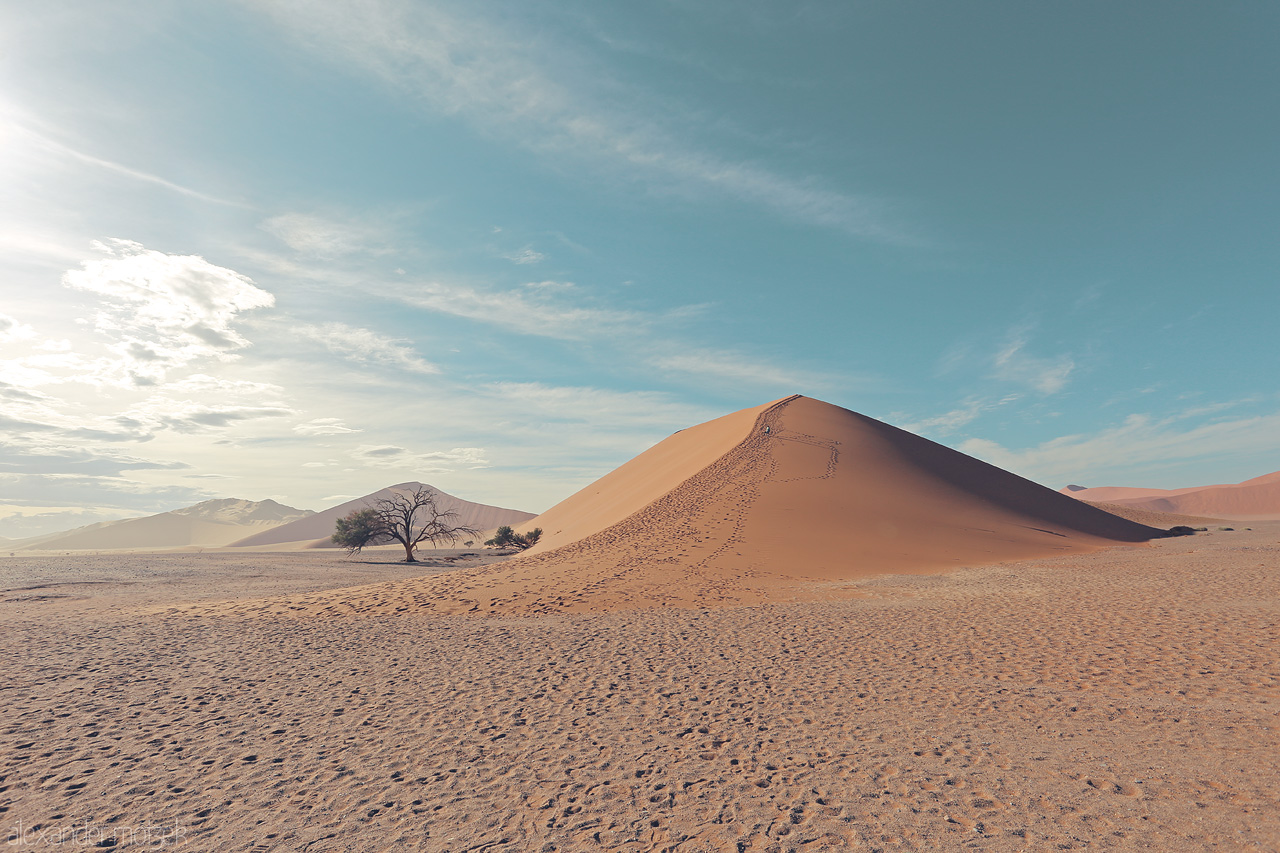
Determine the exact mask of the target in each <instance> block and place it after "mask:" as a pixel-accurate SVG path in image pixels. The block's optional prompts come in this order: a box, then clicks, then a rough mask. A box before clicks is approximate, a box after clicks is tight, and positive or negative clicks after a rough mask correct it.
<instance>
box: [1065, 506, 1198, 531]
mask: <svg viewBox="0 0 1280 853" xmlns="http://www.w3.org/2000/svg"><path fill="white" fill-rule="evenodd" d="M1087 503H1088V504H1089V505H1090V506H1096V507H1097V508H1098V509H1100V510H1102V511H1104V512H1109V513H1111V514H1112V515H1118V516H1120V517H1121V518H1127V519H1129V520H1130V521H1136V522H1137V523H1138V524H1145V525H1147V526H1148V527H1158V528H1160V529H1162V530H1168V529H1169V528H1171V527H1199V526H1204V525H1208V524H1218V523H1220V522H1221V521H1222V519H1220V518H1210V517H1209V516H1205V515H1180V514H1178V513H1174V512H1156V511H1155V510H1150V509H1141V508H1139V507H1136V506H1129V505H1128V504H1110V503H1103V502H1101V501H1088V502H1087Z"/></svg>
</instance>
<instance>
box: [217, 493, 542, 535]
mask: <svg viewBox="0 0 1280 853" xmlns="http://www.w3.org/2000/svg"><path fill="white" fill-rule="evenodd" d="M422 485H424V484H423V483H418V482H409V483H398V484H396V485H394V486H388V487H387V488H385V489H380V490H378V491H376V492H373V493H372V494H368V495H365V496H364V497H361V498H356V499H355V500H350V501H347V502H346V503H343V504H339V505H338V506H335V507H330V508H329V509H326V510H322V511H321V512H317V513H314V514H312V515H309V516H307V517H306V518H301V519H298V520H297V521H294V522H291V523H289V524H282V525H280V526H279V527H275V528H272V529H271V530H264V531H262V532H261V533H255V534H253V535H251V536H246V537H244V538H243V539H240V540H238V541H235V542H231V543H229V544H230V545H231V547H233V548H254V547H256V548H259V549H263V548H283V549H287V550H292V549H298V548H322V547H327V546H329V538H330V537H331V536H333V528H334V524H335V523H336V522H337V520H338V519H339V518H343V517H345V516H347V515H348V514H350V513H351V512H353V511H354V510H358V509H364V508H365V507H366V506H368V505H369V504H371V503H373V502H374V501H377V500H379V499H381V498H385V497H389V496H390V495H391V494H393V493H396V492H399V493H404V492H411V491H413V490H414V489H416V488H418V487H420V486H422ZM428 488H432V489H435V487H434V486H428ZM435 491H436V493H437V494H438V495H439V496H440V501H439V504H440V506H441V507H443V508H444V509H451V510H453V511H455V512H457V513H458V519H457V523H458V524H460V525H463V526H465V527H474V528H476V529H477V530H492V529H493V528H495V527H499V526H501V525H504V524H509V525H513V526H514V525H517V524H521V523H522V522H525V521H528V520H529V519H531V518H533V513H531V512H522V511H521V510H518V509H504V508H502V507H496V506H489V505H487V504H478V503H473V502H471V501H466V500H463V499H462V498H459V497H454V496H453V495H451V494H448V493H447V492H442V491H440V490H439V489H435Z"/></svg>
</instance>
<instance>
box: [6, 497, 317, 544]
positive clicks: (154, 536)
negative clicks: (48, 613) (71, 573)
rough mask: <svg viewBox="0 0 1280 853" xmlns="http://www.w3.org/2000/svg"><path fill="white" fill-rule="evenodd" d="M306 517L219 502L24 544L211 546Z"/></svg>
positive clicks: (271, 504) (276, 506) (268, 505)
mask: <svg viewBox="0 0 1280 853" xmlns="http://www.w3.org/2000/svg"><path fill="white" fill-rule="evenodd" d="M308 515H310V510H300V509H294V508H293V507H290V506H285V505H284V504H281V503H277V502H276V501H273V500H265V501H249V500H242V499H239V498H219V499H214V500H209V501H203V502H201V503H198V504H195V505H194V506H189V507H184V508H183V509H176V510H172V511H170V512H162V513H159V514H158V515H149V516H146V517H144V518H126V519H123V520H121V521H106V522H98V523H96V524H91V525H87V526H85V527H81V528H77V529H76V530H70V531H67V532H65V533H57V534H51V535H47V536H41V537H36V538H33V539H29V540H25V541H24V542H22V543H20V546H21V548H22V549H24V550H41V551H113V550H156V549H164V548H185V547H191V546H199V547H210V548H212V547H218V546H221V545H227V544H229V543H231V542H234V541H236V540H237V539H243V538H244V537H245V536H247V535H249V534H251V533H254V532H257V531H261V530H264V529H265V528H272V527H276V526H278V525H280V524H283V523H286V522H289V521H293V520H294V519H299V518H305V517H306V516H308Z"/></svg>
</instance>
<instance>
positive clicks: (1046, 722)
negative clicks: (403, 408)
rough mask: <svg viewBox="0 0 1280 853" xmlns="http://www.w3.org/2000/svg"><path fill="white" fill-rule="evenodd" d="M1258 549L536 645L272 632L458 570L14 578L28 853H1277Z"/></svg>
mask: <svg viewBox="0 0 1280 853" xmlns="http://www.w3.org/2000/svg"><path fill="white" fill-rule="evenodd" d="M1251 526H1252V527H1253V529H1252V530H1248V531H1246V530H1243V529H1237V530H1235V531H1230V532H1227V531H1217V530H1211V531H1210V532H1208V533H1203V534H1200V535H1199V536H1195V537H1185V538H1177V539H1166V540H1160V541H1157V542H1155V543H1153V544H1152V545H1150V546H1147V547H1142V548H1116V549H1110V550H1103V551H1098V552H1094V553H1089V554H1084V555H1072V556H1067V557H1059V558H1054V559H1047V560H1032V561H1017V562H1005V563H1000V564H997V565H992V566H985V567H979V568H972V569H960V570H956V571H952V572H949V573H946V574H939V575H901V574H899V575H886V576H880V577H875V578H869V579H865V580H861V581H858V582H856V583H855V584H853V586H855V587H856V589H855V590H854V591H853V592H855V593H856V595H854V596H852V597H849V596H850V593H849V591H843V592H842V596H841V597H840V598H838V599H836V600H830V601H821V600H815V601H808V602H798V603H781V604H766V605H759V606H747V607H728V608H717V609H677V608H663V609H646V610H636V611H627V612H617V613H584V614H564V615H548V616H540V617H536V618H532V617H531V618H476V617H469V616H449V615H443V616H442V615H435V614H423V613H419V612H407V613H394V612H392V613H390V614H388V613H385V612H382V611H377V612H374V613H371V614H368V615H363V614H360V613H357V612H350V613H347V614H346V615H343V616H339V617H330V618H319V617H316V616H312V615H303V616H297V615H289V614H288V613H277V612H275V611H274V610H265V609H264V608H262V607H261V606H260V604H261V602H263V601H264V600H267V601H280V600H287V599H288V598H289V597H290V596H305V595H308V594H314V593H317V592H319V591H321V590H328V589H333V588H334V587H335V586H341V585H351V586H355V585H365V584H368V582H369V581H370V580H372V579H378V580H383V579H387V578H402V579H403V578H409V577H419V576H424V575H430V574H434V573H439V572H447V571H452V570H453V567H454V566H456V565H457V563H445V562H443V561H440V560H434V561H427V562H424V563H422V564H420V565H419V566H417V567H414V566H406V565H405V564H397V563H389V562H379V560H381V559H385V557H365V558H363V559H357V560H355V561H348V560H346V559H345V558H343V557H341V556H340V555H337V554H334V553H332V552H327V553H326V552H306V553H299V554H252V555H226V554H215V553H209V554H182V555H137V556H129V557H122V556H118V555H115V556H102V557H97V558H94V557H75V558H62V557H14V558H9V559H6V560H4V561H2V562H0V570H2V571H3V572H4V582H3V588H4V589H5V592H4V595H3V602H2V603H0V606H2V609H0V618H2V619H3V623H2V624H3V631H2V632H0V638H2V639H0V643H2V644H3V654H4V657H5V661H6V663H5V672H6V679H5V683H4V684H3V687H4V693H3V703H4V709H5V710H4V720H5V722H4V728H3V741H2V746H0V761H2V762H3V770H0V775H3V777H4V778H3V781H2V782H0V785H2V786H3V788H4V791H3V797H4V798H5V799H4V805H5V807H6V809H7V810H6V811H5V812H4V813H3V816H4V820H5V823H6V829H7V830H8V840H9V841H10V843H11V844H13V843H15V842H17V843H18V844H20V845H23V846H27V847H31V848H32V849H63V850H65V849H73V848H74V847H75V843H76V842H77V841H86V842H87V841H92V842H93V843H94V844H98V843H101V842H103V841H107V842H115V844H116V846H117V848H118V849H150V848H154V847H157V846H164V845H168V846H182V847H184V848H185V849H192V850H255V851H270V850H281V851H284V850H308V851H340V850H353V851H354V850H360V851H364V850H368V851H374V850H378V851H382V850H400V849H403V850H423V851H446V850H448V851H464V850H473V851H474V850H492V851H498V850H505V851H523V850H590V849H604V850H680V851H722V850H728V851H734V850H778V851H783V850H936V849H944V850H951V849H954V850H965V849H975V850H1001V851H1003V850H1009V851H1013V850H1068V849H1114V850H1276V849H1280V769H1278V768H1277V762H1276V758H1277V756H1280V713H1278V712H1280V672H1278V671H1277V667H1276V662H1277V657H1278V655H1277V651H1278V650H1277V636H1278V634H1277V617H1278V616H1280V573H1278V572H1277V570H1276V566H1277V562H1278V561H1277V556H1278V555H1280V523H1276V522H1259V523H1255V524H1253V525H1251ZM365 588H367V587H365ZM815 592H816V593H819V594H820V593H821V592H822V591H821V590H816V591H815ZM210 602H225V603H226V604H224V605H222V606H221V607H219V608H214V607H210V606H209V603H210ZM192 604H195V605H197V606H196V607H194V608H193V607H192V606H191V605H192ZM76 833H79V835H77V834H76ZM84 846H90V845H88V844H86V845H84Z"/></svg>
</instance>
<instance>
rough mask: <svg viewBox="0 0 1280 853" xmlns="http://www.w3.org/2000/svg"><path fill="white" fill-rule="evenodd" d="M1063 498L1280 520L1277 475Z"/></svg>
mask: <svg viewBox="0 0 1280 853" xmlns="http://www.w3.org/2000/svg"><path fill="white" fill-rule="evenodd" d="M1063 493H1064V494H1068V495H1070V496H1071V497H1073V498H1077V499H1079V500H1084V501H1091V502H1104V503H1114V504H1122V505H1125V506H1131V507H1134V508H1137V509H1144V510H1152V511H1155V512H1167V513H1181V514H1184V515H1197V516H1211V517H1214V518H1237V519H1280V471H1276V472H1275V473H1272V474H1264V475H1262V476H1261V477H1254V478H1253V479H1251V480H1245V481H1244V482H1243V483H1234V484H1228V485H1216V486H1193V487H1190V488H1185V489H1139V488H1129V487H1125V486H1101V487H1097V488H1092V489H1078V488H1073V487H1071V486H1068V487H1067V488H1066V489H1063Z"/></svg>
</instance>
